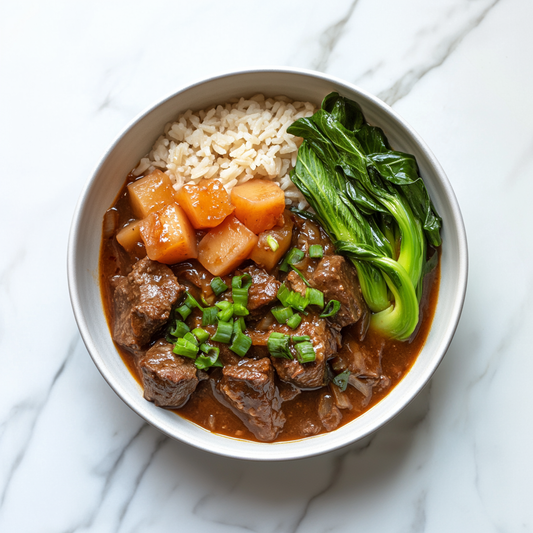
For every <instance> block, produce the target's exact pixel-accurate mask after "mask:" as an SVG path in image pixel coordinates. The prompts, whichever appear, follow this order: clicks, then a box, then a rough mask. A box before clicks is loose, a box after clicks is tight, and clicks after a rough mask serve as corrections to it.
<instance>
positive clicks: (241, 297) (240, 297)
mask: <svg viewBox="0 0 533 533" xmlns="http://www.w3.org/2000/svg"><path fill="white" fill-rule="evenodd" d="M231 293H232V297H233V303H234V304H239V305H242V306H243V307H246V306H247V305H248V289H239V288H236V289H233V290H232V291H231Z"/></svg>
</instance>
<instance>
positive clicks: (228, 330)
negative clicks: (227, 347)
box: [211, 321, 233, 344]
mask: <svg viewBox="0 0 533 533" xmlns="http://www.w3.org/2000/svg"><path fill="white" fill-rule="evenodd" d="M232 333H233V324H232V323H231V322H224V321H219V322H218V326H217V331H216V333H215V334H214V335H213V337H211V340H214V341H216V342H223V343H224V344H229V341H230V340H231V334H232Z"/></svg>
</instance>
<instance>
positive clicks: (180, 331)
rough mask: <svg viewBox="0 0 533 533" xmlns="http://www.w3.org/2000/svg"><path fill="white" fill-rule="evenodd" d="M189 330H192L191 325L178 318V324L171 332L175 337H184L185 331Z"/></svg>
mask: <svg viewBox="0 0 533 533" xmlns="http://www.w3.org/2000/svg"><path fill="white" fill-rule="evenodd" d="M188 331H191V329H190V328H189V326H187V324H185V322H182V321H181V320H176V324H175V325H174V329H172V330H170V331H169V334H170V335H172V336H173V337H183V335H185V333H187V332H188Z"/></svg>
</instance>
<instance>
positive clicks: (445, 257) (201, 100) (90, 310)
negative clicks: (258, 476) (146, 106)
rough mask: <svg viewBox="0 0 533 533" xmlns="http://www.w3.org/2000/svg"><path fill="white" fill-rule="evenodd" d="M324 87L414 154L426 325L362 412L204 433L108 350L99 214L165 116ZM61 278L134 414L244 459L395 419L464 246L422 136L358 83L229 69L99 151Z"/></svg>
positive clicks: (330, 445)
mask: <svg viewBox="0 0 533 533" xmlns="http://www.w3.org/2000/svg"><path fill="white" fill-rule="evenodd" d="M331 91H338V92H339V93H341V94H342V95H344V96H347V97H350V98H352V99H354V100H356V101H357V102H358V103H359V104H360V105H361V107H362V108H363V111H364V113H365V117H366V119H367V121H368V122H369V123H371V124H373V125H377V126H380V127H381V128H383V130H384V131H385V134H386V135H387V137H388V139H389V141H390V143H391V145H392V146H394V148H395V149H397V150H401V151H405V152H409V153H412V154H414V155H415V156H416V159H417V161H418V164H419V167H420V172H421V175H422V177H423V178H424V181H425V183H426V186H427V188H428V190H429V193H430V195H431V197H432V199H433V202H434V204H435V206H436V208H437V211H438V212H439V214H440V215H441V216H442V218H443V231H442V236H443V247H442V258H441V273H442V274H441V284H440V293H439V300H438V304H437V309H436V314H435V317H434V321H433V327H432V329H431V332H430V334H429V337H428V339H427V342H426V344H425V346H424V348H423V350H422V352H421V353H420V355H419V357H418V359H417V361H416V363H415V365H414V366H413V368H412V369H411V371H410V372H409V373H408V374H407V375H406V376H405V378H404V379H403V380H402V381H401V382H400V383H399V384H398V385H397V386H396V387H395V388H394V389H393V390H392V392H391V393H390V394H389V395H388V396H387V397H385V398H384V399H383V400H382V401H381V402H379V403H378V404H377V405H376V406H374V407H373V408H371V409H370V410H369V411H367V412H366V413H364V414H363V415H362V416H360V417H359V418H357V419H355V420H354V421H353V422H350V423H349V424H347V425H345V426H343V427H341V428H339V429H337V430H335V431H333V432H331V433H327V434H324V435H318V436H315V437H309V438H307V439H302V440H299V441H293V442H281V443H255V442H249V441H244V440H238V439H232V438H228V437H224V436H219V435H216V434H213V433H210V432H208V431H207V430H204V429H202V428H200V427H198V426H196V425H195V424H193V423H191V422H189V421H187V420H185V419H182V418H181V417H179V416H178V415H176V414H175V413H173V412H169V411H165V410H164V409H160V408H157V407H155V406H154V405H153V404H152V403H150V402H147V401H146V400H144V399H143V397H142V390H141V388H140V387H139V385H138V384H137V382H136V381H135V379H134V378H133V377H132V376H131V375H130V373H129V371H128V369H127V368H126V366H125V365H124V363H123V362H122V359H121V358H120V355H119V354H118V352H117V350H116V349H115V346H114V344H113V342H112V340H111V336H110V332H109V329H108V326H107V322H106V319H105V316H104V312H103V306H102V300H101V297H100V289H99V284H98V256H99V250H100V240H101V228H102V217H103V215H104V213H105V211H106V210H107V209H108V208H109V207H110V206H111V204H112V203H113V201H114V199H115V197H116V195H117V193H118V191H119V189H120V187H121V186H122V184H123V182H124V180H125V178H126V175H127V174H128V172H129V171H130V170H131V169H132V168H133V167H134V166H135V165H136V164H137V162H138V161H139V159H140V158H141V157H142V156H144V155H145V154H146V153H147V152H148V151H149V150H150V148H151V146H152V144H153V143H154V141H155V140H156V139H157V137H158V136H159V135H160V134H161V132H162V130H163V128H164V126H165V124H166V123H167V122H169V121H171V120H174V119H176V118H177V116H178V114H179V113H182V112H184V111H186V110H187V109H189V108H192V109H193V110H197V109H203V108H205V107H206V106H208V105H211V104H216V103H223V102H225V101H227V100H228V99H229V98H232V97H239V96H252V95H253V94H256V93H263V94H265V95H267V96H276V95H285V96H288V97H290V98H292V99H297V100H309V101H312V102H315V103H316V104H320V102H321V100H322V98H323V97H324V96H325V95H326V94H328V93H329V92H331ZM68 276H69V287H70V293H71V300H72V305H73V309H74V314H75V316H76V320H77V322H78V326H79V329H80V332H81V335H82V337H83V340H84V342H85V344H86V346H87V349H88V350H89V353H90V354H91V357H92V358H93V360H94V362H95V364H96V366H97V367H98V369H99V370H100V372H101V373H102V375H103V376H104V378H105V379H106V380H107V382H108V383H109V384H110V385H111V387H112V388H113V389H114V390H115V392H116V393H117V394H118V395H119V396H120V397H121V398H122V399H123V400H124V401H125V402H126V403H127V404H128V405H129V406H130V407H131V408H132V409H133V410H134V411H135V412H137V413H138V414H139V415H140V416H142V417H143V418H144V419H145V420H147V421H148V422H149V423H151V424H153V425H154V426H156V427H157V428H159V429H160V430H161V431H163V432H164V433H166V434H167V435H169V436H171V437H174V438H177V439H179V440H181V441H184V442H187V443H189V444H191V445H193V446H196V447H198V448H201V449H203V450H207V451H210V452H214V453H218V454H221V455H225V456H229V457H237V458H243V459H256V460H280V459H294V458H301V457H307V456H311V455H316V454H320V453H324V452H327V451H330V450H333V449H336V448H339V447H341V446H344V445H346V444H348V443H350V442H353V441H356V440H358V439H360V438H362V437H364V436H366V435H368V434H369V433H371V432H372V431H374V430H376V429H377V428H379V427H380V426H382V425H383V424H384V423H385V422H387V421H388V420H390V419H391V418H392V417H394V416H395V415H396V414H397V413H398V412H399V411H400V410H401V409H402V408H403V407H404V406H405V405H406V404H407V403H408V402H409V401H410V400H412V399H413V398H414V396H415V395H416V394H417V393H418V392H419V391H420V390H421V389H422V387H423V386H424V385H425V383H426V382H427V381H428V380H429V378H430V377H431V375H432V374H433V372H434V371H435V369H436V368H437V366H438V364H439V363H440V361H441V360H442V357H443V356H444V354H445V352H446V350H447V348H448V346H449V343H450V342H451V339H452V337H453V334H454V332H455V329H456V326H457V323H458V321H459V317H460V314H461V309H462V305H463V301H464V296H465V290H466V279H467V247H466V237H465V231H464V227H463V222H462V218H461V214H460V211H459V207H458V205H457V201H456V199H455V195H454V193H453V190H452V188H451V186H450V184H449V182H448V180H447V178H446V176H445V174H444V172H443V170H442V169H441V167H440V165H439V164H438V162H437V161H436V159H435V158H434V156H433V155H432V153H431V152H430V151H429V149H428V148H427V146H426V145H425V143H424V142H423V141H422V140H421V139H420V138H419V137H418V135H417V134H416V133H415V132H414V131H413V130H412V129H411V128H410V127H409V126H408V125H407V124H406V123H405V122H404V121H403V120H402V119H401V118H400V117H399V116H398V115H397V114H396V113H395V112H394V111H393V110H392V109H391V108H389V107H388V106H387V105H386V104H384V103H383V102H381V101H380V100H378V99H376V98H375V97H373V96H371V95H369V94H368V93H366V92H364V91H362V90H360V89H358V88H357V87H355V86H353V85H350V84H347V83H345V82H342V81H340V80H337V79H334V78H331V77H328V76H325V75H321V74H318V73H314V72H307V71H295V70H280V69H264V70H255V71H246V72H239V73H234V74H228V75H224V76H220V77H216V78H212V79H209V80H207V81H204V82H201V83H199V84H195V85H193V86H190V87H188V88H186V89H184V90H182V91H179V92H178V93H176V94H174V95H172V96H170V97H169V98H167V99H165V100H163V101H162V102H160V103H159V104H157V105H156V106H154V107H152V108H151V109H150V110H148V111H147V112H146V113H144V114H143V115H141V116H140V117H139V118H137V119H136V120H135V121H134V122H133V123H132V124H131V125H130V126H128V127H127V128H126V130H125V131H124V132H123V133H122V134H121V135H120V136H119V137H118V139H117V140H116V141H115V143H114V144H113V145H112V146H111V148H110V149H109V151H108V152H107V153H106V154H105V155H104V157H103V159H102V161H101V163H100V164H99V166H98V167H97V169H96V171H95V172H94V174H93V176H92V177H91V178H90V180H89V182H88V183H87V185H86V188H85V189H84V191H83V193H82V195H81V198H80V200H79V203H78V206H77V208H76V211H75V215H74V220H73V224H72V228H71V234H70V242H69V251H68Z"/></svg>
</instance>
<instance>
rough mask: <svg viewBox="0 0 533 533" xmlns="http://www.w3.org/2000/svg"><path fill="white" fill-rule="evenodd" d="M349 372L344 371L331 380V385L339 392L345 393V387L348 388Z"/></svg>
mask: <svg viewBox="0 0 533 533" xmlns="http://www.w3.org/2000/svg"><path fill="white" fill-rule="evenodd" d="M350 374H351V372H350V371H349V370H345V371H344V372H342V373H341V374H337V375H336V376H335V377H334V378H333V383H334V384H335V385H337V387H339V389H340V390H341V391H343V392H344V391H345V390H346V387H347V386H348V380H349V378H350Z"/></svg>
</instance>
